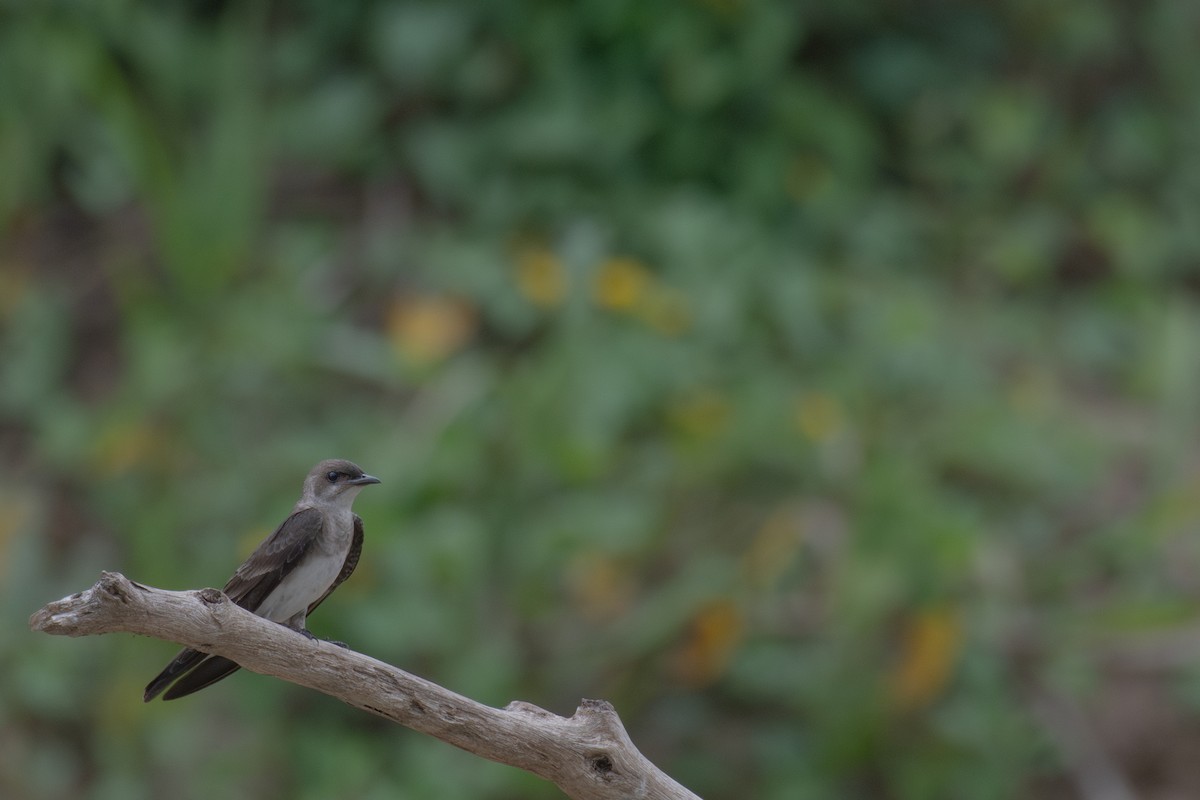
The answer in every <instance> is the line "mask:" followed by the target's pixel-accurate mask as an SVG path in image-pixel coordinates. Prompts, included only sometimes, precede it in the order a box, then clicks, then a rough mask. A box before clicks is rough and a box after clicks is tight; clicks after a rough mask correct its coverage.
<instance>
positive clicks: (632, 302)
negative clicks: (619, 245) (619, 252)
mask: <svg viewBox="0 0 1200 800" xmlns="http://www.w3.org/2000/svg"><path fill="white" fill-rule="evenodd" d="M649 284H650V274H649V273H648V272H647V271H646V268H645V267H644V266H642V264H641V262H639V261H636V260H634V259H632V258H610V259H608V260H607V261H605V262H604V263H602V264H601V265H600V270H599V272H597V273H596V279H595V281H594V283H593V284H592V295H593V296H594V297H595V299H596V304H597V305H599V306H600V307H602V308H607V309H609V310H610V311H629V310H631V309H632V308H634V307H635V306H636V305H637V304H638V302H639V301H640V300H641V299H642V297H643V296H644V295H645V292H646V288H647V286H649Z"/></svg>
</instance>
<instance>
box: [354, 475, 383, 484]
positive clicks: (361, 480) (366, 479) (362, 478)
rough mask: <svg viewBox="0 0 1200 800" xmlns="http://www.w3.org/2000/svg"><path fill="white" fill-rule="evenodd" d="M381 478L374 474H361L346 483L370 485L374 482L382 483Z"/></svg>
mask: <svg viewBox="0 0 1200 800" xmlns="http://www.w3.org/2000/svg"><path fill="white" fill-rule="evenodd" d="M380 482H381V481H380V480H379V478H376V477H375V476H374V475H359V476H358V477H357V478H351V479H350V480H348V481H346V483H348V484H350V485H351V486H370V485H371V484H372V483H380Z"/></svg>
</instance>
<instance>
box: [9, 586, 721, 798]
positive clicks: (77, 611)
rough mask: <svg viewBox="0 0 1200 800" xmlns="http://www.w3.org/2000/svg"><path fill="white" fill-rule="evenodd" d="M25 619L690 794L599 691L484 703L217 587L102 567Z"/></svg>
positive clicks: (519, 761)
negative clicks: (571, 704)
mask: <svg viewBox="0 0 1200 800" xmlns="http://www.w3.org/2000/svg"><path fill="white" fill-rule="evenodd" d="M29 627H30V628H32V629H33V630H35V631H42V632H44V633H50V634H55V635H61V636H91V635H94V634H101V633H136V634H142V635H144V636H152V637H154V638H157V639H166V640H168V641H172V642H177V643H179V644H182V645H186V646H187V647H193V648H195V649H197V650H202V651H204V652H206V653H214V654H217V655H221V656H225V657H226V658H229V659H232V660H234V661H236V662H237V663H238V664H240V665H241V666H242V667H244V668H245V669H248V670H252V671H254V672H259V673H262V674H263V675H272V676H274V677H277V678H282V679H283V680H286V681H291V682H292V683H298V684H300V685H301V686H307V687H309V688H311V689H316V690H317V691H319V692H324V693H325V694H327V695H330V696H331V697H336V698H337V699H339V700H341V701H342V702H343V703H347V704H349V705H352V706H355V707H357V708H361V709H362V710H364V711H369V712H370V713H372V714H377V715H379V716H381V717H386V718H387V719H390V720H392V721H393V722H398V723H400V724H401V725H404V726H406V727H409V728H412V729H413V730H415V731H419V732H421V733H425V734H428V735H430V736H434V737H436V738H438V739H441V740H442V741H444V742H448V743H450V744H452V745H455V746H456V747H460V748H462V749H463V750H466V751H467V752H469V753H474V754H475V755H477V756H481V757H483V758H486V759H489V760H491V761H496V762H499V763H501V764H509V765H511V766H514V767H519V768H521V769H524V770H528V771H529V772H532V773H534V774H535V775H539V776H541V777H543V778H545V779H546V780H548V781H552V782H553V783H554V784H556V785H557V786H558V787H559V788H560V789H562V790H563V792H565V793H566V795H567V796H568V797H571V798H575V800H608V799H609V798H646V800H681V799H682V798H691V800H698V798H697V797H696V795H694V794H692V793H691V792H689V791H688V790H687V789H685V788H684V787H682V786H681V785H679V784H678V783H676V782H675V781H674V780H672V779H671V778H670V777H669V776H667V775H666V774H664V773H663V772H662V771H661V770H659V769H658V768H657V767H656V766H654V764H652V763H651V762H650V761H649V760H648V759H647V758H646V757H645V756H643V755H642V754H641V753H640V752H638V749H637V748H636V747H634V745H633V742H632V741H631V740H630V738H629V735H628V734H627V733H626V732H625V727H624V725H622V724H621V720H620V718H619V717H618V716H617V713H616V711H615V710H614V709H613V707H612V705H611V704H609V703H608V702H606V701H603V700H584V701H583V702H582V703H581V704H580V706H579V708H578V709H576V711H575V713H574V715H572V716H571V717H560V716H558V715H557V714H552V713H551V712H549V711H546V710H545V709H542V708H539V707H537V706H535V705H531V704H529V703H525V702H522V701H515V702H512V703H509V704H508V706H506V707H505V708H502V709H500V708H492V707H491V706H485V705H483V704H481V703H477V702H475V701H474V700H471V699H470V698H467V697H463V696H462V695H459V694H455V693H454V692H452V691H450V690H448V689H443V688H442V687H441V686H438V685H437V684H435V683H432V682H430V681H427V680H425V679H423V678H418V677H417V676H415V675H411V674H409V673H407V672H404V671H403V670H401V669H397V668H396V667H393V666H391V665H390V664H385V663H383V662H382V661H377V660H376V659H373V658H371V657H369V656H365V655H363V654H362V653H356V652H354V651H353V650H348V649H346V648H342V647H338V646H337V645H334V644H330V643H329V642H322V641H317V640H311V639H308V638H306V637H304V636H302V635H300V634H299V633H296V632H295V631H292V630H289V629H287V628H285V627H283V626H282V625H278V624H276V623H274V622H271V621H269V620H266V619H263V618H262V617H258V616H255V615H254V614H251V613H250V612H248V611H246V610H244V609H242V608H239V607H238V606H236V605H234V604H233V603H232V602H230V601H229V599H228V598H226V597H225V595H224V594H222V593H221V592H220V591H218V590H216V589H201V590H199V591H189V592H171V591H166V590H163V589H155V588H152V587H149V586H143V585H141V584H139V583H134V582H133V581H130V580H129V579H128V578H126V577H125V576H124V575H121V574H120V573H116V572H104V573H102V574H101V577H100V580H99V581H98V582H97V583H96V585H95V586H93V587H92V588H90V589H88V590H86V591H83V592H79V593H77V594H73V595H71V596H70V597H64V598H63V599H62V600H57V601H55V602H53V603H49V604H48V605H46V606H45V607H44V608H42V609H40V610H39V611H37V612H36V613H34V614H33V616H32V617H30V618H29ZM131 702H133V700H131Z"/></svg>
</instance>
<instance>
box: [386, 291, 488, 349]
mask: <svg viewBox="0 0 1200 800" xmlns="http://www.w3.org/2000/svg"><path fill="white" fill-rule="evenodd" d="M476 324H477V318H476V314H475V310H474V308H472V307H471V306H469V305H468V304H467V303H465V302H463V301H461V300H457V299H454V298H449V297H439V296H434V295H427V296H423V297H421V296H418V297H401V298H399V299H397V300H396V302H394V303H392V307H391V308H390V309H389V311H388V317H387V333H388V340H389V341H390V342H391V344H392V348H393V349H395V350H396V352H398V353H400V354H401V355H402V356H403V357H405V358H407V359H408V360H410V361H412V362H414V363H416V364H435V363H437V362H438V361H441V360H442V359H444V358H446V357H447V356H449V355H451V354H452V353H454V352H456V351H457V350H459V349H460V348H461V347H462V346H463V345H464V344H466V343H467V342H468V341H469V340H470V338H471V337H472V336H473V335H474V334H475V328H476Z"/></svg>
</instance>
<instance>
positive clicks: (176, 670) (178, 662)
mask: <svg viewBox="0 0 1200 800" xmlns="http://www.w3.org/2000/svg"><path fill="white" fill-rule="evenodd" d="M207 657H208V655H207V654H206V653H201V652H200V651H199V650H192V649H190V648H188V649H185V650H181V651H179V655H177V656H175V658H173V659H171V663H170V664H167V666H165V667H164V668H163V671H162V672H160V673H158V675H156V676H155V678H154V680H152V681H150V683H148V684H147V685H146V692H145V694H143V695H142V699H143V700H144V701H145V702H147V703H149V702H150V701H151V700H153V699H154V698H155V697H157V696H158V694H159V692H161V691H162V690H163V689H165V688H167V686H169V685H170V683H171V681H173V680H175V678H177V677H178V676H179V675H181V674H183V673H184V672H187V671H188V670H189V669H191V668H192V667H194V666H196V665H197V664H199V663H200V662H201V661H203V660H204V659H205V658H207Z"/></svg>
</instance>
